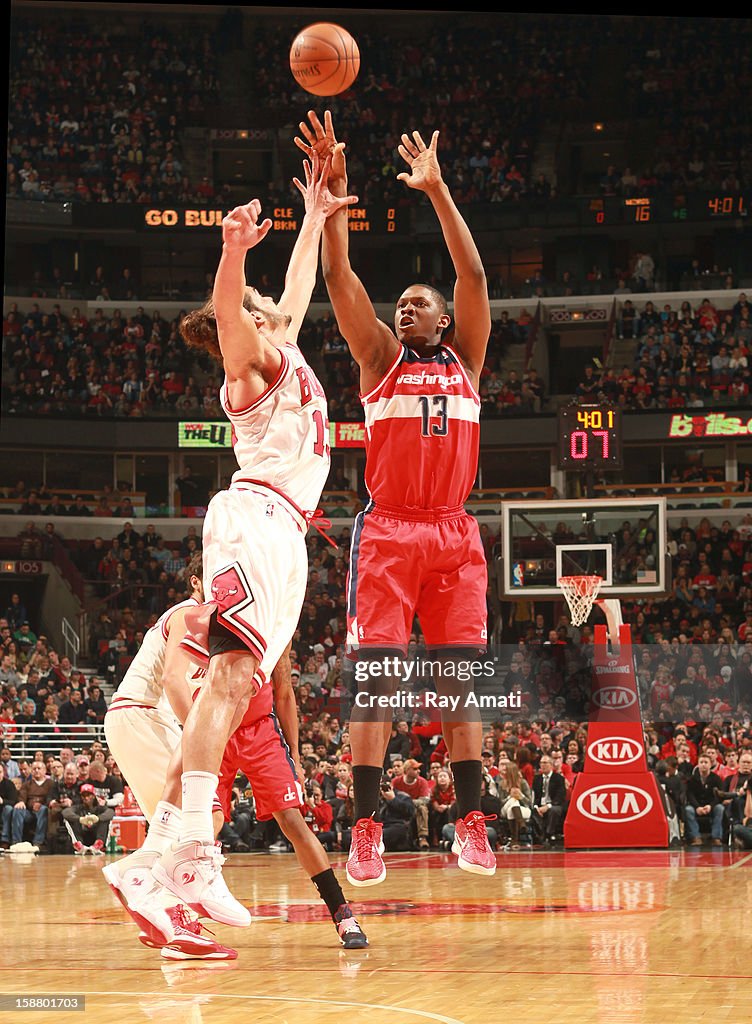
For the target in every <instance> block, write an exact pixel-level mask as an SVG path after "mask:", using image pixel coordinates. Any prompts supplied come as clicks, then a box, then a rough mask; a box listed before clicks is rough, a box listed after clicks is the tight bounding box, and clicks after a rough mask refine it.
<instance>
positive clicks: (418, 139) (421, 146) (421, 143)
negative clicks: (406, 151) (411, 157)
mask: <svg viewBox="0 0 752 1024" xmlns="http://www.w3.org/2000/svg"><path fill="white" fill-rule="evenodd" d="M413 138H414V139H415V145H416V146H417V147H418V151H419V152H421V153H422V152H423V151H424V150H425V149H426V144H425V142H424V141H423V136H422V135H421V134H420V132H413Z"/></svg>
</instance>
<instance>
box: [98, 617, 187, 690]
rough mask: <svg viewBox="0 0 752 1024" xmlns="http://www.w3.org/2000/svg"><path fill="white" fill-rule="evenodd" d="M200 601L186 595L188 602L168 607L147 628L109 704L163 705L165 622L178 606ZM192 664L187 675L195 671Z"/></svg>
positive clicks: (165, 645)
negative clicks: (142, 640)
mask: <svg viewBox="0 0 752 1024" xmlns="http://www.w3.org/2000/svg"><path fill="white" fill-rule="evenodd" d="M198 603H199V602H198V601H197V600H196V599H195V598H193V597H189V598H188V600H187V601H181V602H180V604H176V605H173V606H172V608H168V609H167V611H166V612H164V613H163V614H162V615H161V616H160V617H159V618H158V619H157V621H156V622H155V623H154V625H153V626H152V627H151V628H150V629H148V630H147V632H146V635H145V636H144V642H143V643H142V644H141V647H140V648H139V650H138V653H137V654H136V656H135V658H134V659H133V661H132V662H131V663H130V665H129V666H128V671H127V672H126V673H125V676H124V678H123V681H122V682H121V684H120V686H118V688H117V690H116V691H115V695H114V697H113V698H112V707H118V706H125V705H129V704H130V705H132V704H138V705H141V706H145V707H150V708H156V707H158V706H159V707H162V708H164V707H165V705H166V699H164V700H163V694H164V691H163V687H162V673H163V671H164V662H165V650H166V648H167V623H168V622H169V620H170V617H171V616H172V614H173V612H176V611H177V610H178V608H187V607H195V605H197V604H198ZM196 668H197V666H195V665H192V666H191V667H190V669H189V673H188V677H190V674H191V673H192V672H194V671H195V670H196Z"/></svg>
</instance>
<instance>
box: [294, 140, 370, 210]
mask: <svg viewBox="0 0 752 1024" xmlns="http://www.w3.org/2000/svg"><path fill="white" fill-rule="evenodd" d="M303 169H304V170H305V179H306V183H305V185H304V184H303V183H302V182H301V181H299V180H298V179H297V178H293V179H292V180H293V184H294V185H296V186H297V188H298V189H299V191H300V193H301V195H302V196H303V199H304V200H305V209H306V213H313V212H314V211H315V210H317V209H318V210H321V211H322V212H323V214H324V218H326V217H331V215H332V214H333V213H335V212H336V211H337V210H339V209H341V208H342V207H343V206H352V205H353V204H354V203H357V201H358V197H357V196H342V197H339V196H333V195H332V193H331V192H330V191H329V189H328V187H327V182H328V180H329V174H330V169H331V158H330V157H327V158H326V159H325V160H324V161H323V164H322V163H321V161H320V160H319V155H318V153H317V151H316V150H315V149H312V150H311V158H310V160H304V161H303Z"/></svg>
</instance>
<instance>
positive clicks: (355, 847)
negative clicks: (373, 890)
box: [346, 818, 386, 886]
mask: <svg viewBox="0 0 752 1024" xmlns="http://www.w3.org/2000/svg"><path fill="white" fill-rule="evenodd" d="M382 831H383V826H382V824H381V822H378V821H374V820H373V818H360V819H359V821H356V823H355V824H354V825H353V830H352V839H351V842H350V855H349V857H348V858H347V868H346V874H347V880H348V882H349V883H350V885H356V886H365V885H378V883H379V882H383V881H384V879H385V878H386V866H385V865H384V861H383V859H382V857H381V854H382V853H383V852H384V843H383V840H382V838H381V833H382Z"/></svg>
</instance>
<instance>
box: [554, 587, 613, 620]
mask: <svg viewBox="0 0 752 1024" xmlns="http://www.w3.org/2000/svg"><path fill="white" fill-rule="evenodd" d="M601 583H603V577H602V576H560V577H559V586H560V587H561V589H562V592H563V594H564V597H565V598H566V601H567V604H568V605H569V614H570V617H571V619H572V625H573V626H583V625H584V624H585V623H586V622H587V619H588V616H589V615H590V612H591V609H592V607H593V602H594V601H595V599H596V597H597V596H598V591H599V590H600V588H601Z"/></svg>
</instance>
